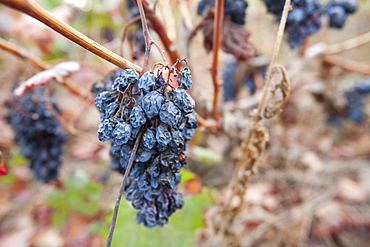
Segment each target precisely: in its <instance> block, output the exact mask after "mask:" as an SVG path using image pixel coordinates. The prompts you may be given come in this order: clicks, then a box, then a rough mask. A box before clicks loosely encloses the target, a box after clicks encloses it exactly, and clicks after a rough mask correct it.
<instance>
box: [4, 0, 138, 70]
mask: <svg viewBox="0 0 370 247" xmlns="http://www.w3.org/2000/svg"><path fill="white" fill-rule="evenodd" d="M0 3H3V4H5V5H7V6H9V7H11V8H14V9H17V10H19V11H21V12H24V13H25V14H27V15H29V16H32V17H33V18H35V19H37V20H39V21H41V22H42V23H44V24H45V25H47V26H48V27H50V28H51V29H53V30H54V31H56V32H58V33H60V34H61V35H63V36H64V37H66V38H67V39H69V40H71V41H73V42H74V43H76V44H78V45H80V46H82V47H83V48H85V49H86V50H88V51H90V52H92V53H94V54H95V55H97V56H99V57H101V58H103V59H105V60H106V61H108V62H110V63H112V64H114V65H116V66H118V67H120V68H122V69H135V70H136V71H138V72H140V71H141V68H140V67H139V66H137V65H135V64H133V63H131V62H130V61H127V60H126V59H124V58H122V57H120V56H119V55H117V54H116V53H114V52H112V51H110V50H108V49H107V48H105V47H104V46H102V45H100V44H99V43H97V42H95V41H93V40H92V39H90V38H88V37H87V36H85V35H84V34H82V33H80V32H79V31H77V30H76V29H74V28H72V27H71V26H69V25H68V24H66V23H64V22H62V21H60V20H58V19H56V18H55V17H54V16H52V15H51V14H50V13H49V12H48V11H46V10H45V9H44V8H43V7H41V6H40V5H39V4H37V3H36V2H35V1H34V0H18V1H14V0H0Z"/></svg>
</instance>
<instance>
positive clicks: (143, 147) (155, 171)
mask: <svg viewBox="0 0 370 247" xmlns="http://www.w3.org/2000/svg"><path fill="white" fill-rule="evenodd" d="M166 71H170V72H171V73H170V74H177V73H176V72H174V71H175V69H174V67H172V68H167V67H166V66H163V67H162V68H160V69H159V70H158V71H157V72H156V73H153V72H145V73H144V74H143V75H142V76H141V77H139V75H138V73H137V72H136V71H135V70H133V69H126V70H120V71H119V72H120V74H119V72H118V74H119V75H117V72H116V73H115V75H116V76H117V77H115V78H114V81H113V80H112V79H113V78H112V76H110V77H109V79H108V80H107V83H106V85H105V88H104V89H105V91H102V92H100V93H99V94H98V95H97V96H96V98H95V105H96V107H97V108H98V109H99V111H100V112H101V115H100V121H101V123H100V125H99V128H98V137H99V140H100V141H107V140H111V148H110V156H111V168H112V169H114V170H118V171H119V172H121V173H122V174H124V173H125V171H126V169H127V167H128V164H129V162H130V156H131V153H133V152H134V153H135V152H136V154H135V157H134V159H133V165H132V169H131V171H130V173H129V177H128V180H127V184H126V186H125V194H126V199H127V200H129V201H131V202H132V205H133V207H134V208H135V209H138V210H139V212H138V214H137V222H138V223H139V224H140V223H143V224H144V225H145V226H146V227H154V226H156V225H159V226H163V225H164V224H166V223H167V222H168V218H169V216H170V215H171V214H172V213H174V212H175V211H176V210H177V209H180V208H181V207H182V206H183V198H182V195H181V194H180V193H178V192H177V185H178V184H179V182H180V177H181V176H180V173H179V172H180V169H181V168H182V167H183V166H184V165H185V154H184V151H185V149H186V147H187V142H188V141H189V140H190V139H192V137H193V136H194V129H195V128H196V127H197V120H196V115H195V113H194V106H195V102H194V100H193V99H192V98H191V97H190V96H189V95H188V94H187V93H186V91H185V90H187V89H190V87H191V85H192V79H191V73H190V70H189V68H184V69H182V70H180V71H179V73H178V75H177V79H173V80H170V79H168V78H169V77H168V76H166V73H165V72H166ZM113 76H114V75H113ZM173 78H176V77H173Z"/></svg>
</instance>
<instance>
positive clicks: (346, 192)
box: [335, 177, 368, 203]
mask: <svg viewBox="0 0 370 247" xmlns="http://www.w3.org/2000/svg"><path fill="white" fill-rule="evenodd" d="M335 197H336V198H337V199H339V200H341V201H344V202H349V203H361V202H364V201H366V200H367V198H368V194H367V191H366V190H365V189H364V188H363V187H361V185H360V184H359V183H358V182H357V181H354V180H352V179H350V178H346V177H345V178H341V179H340V180H339V181H338V183H337V186H336V195H335Z"/></svg>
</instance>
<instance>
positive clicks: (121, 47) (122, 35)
mask: <svg viewBox="0 0 370 247" xmlns="http://www.w3.org/2000/svg"><path fill="white" fill-rule="evenodd" d="M138 20H140V16H135V17H134V18H132V19H131V20H129V22H128V23H126V25H125V27H124V28H123V31H122V34H121V42H120V44H119V54H120V55H121V57H122V56H123V42H124V41H125V39H126V36H127V32H128V30H129V28H130V27H131V26H132V25H133V24H135V23H136V22H137V21H138Z"/></svg>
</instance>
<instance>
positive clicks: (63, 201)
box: [46, 190, 68, 210]
mask: <svg viewBox="0 0 370 247" xmlns="http://www.w3.org/2000/svg"><path fill="white" fill-rule="evenodd" d="M46 203H47V204H48V205H49V206H50V207H53V208H55V209H59V210H67V209H68V197H67V196H66V193H64V192H63V191H60V190H53V191H51V192H50V193H49V194H48V195H47V196H46Z"/></svg>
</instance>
